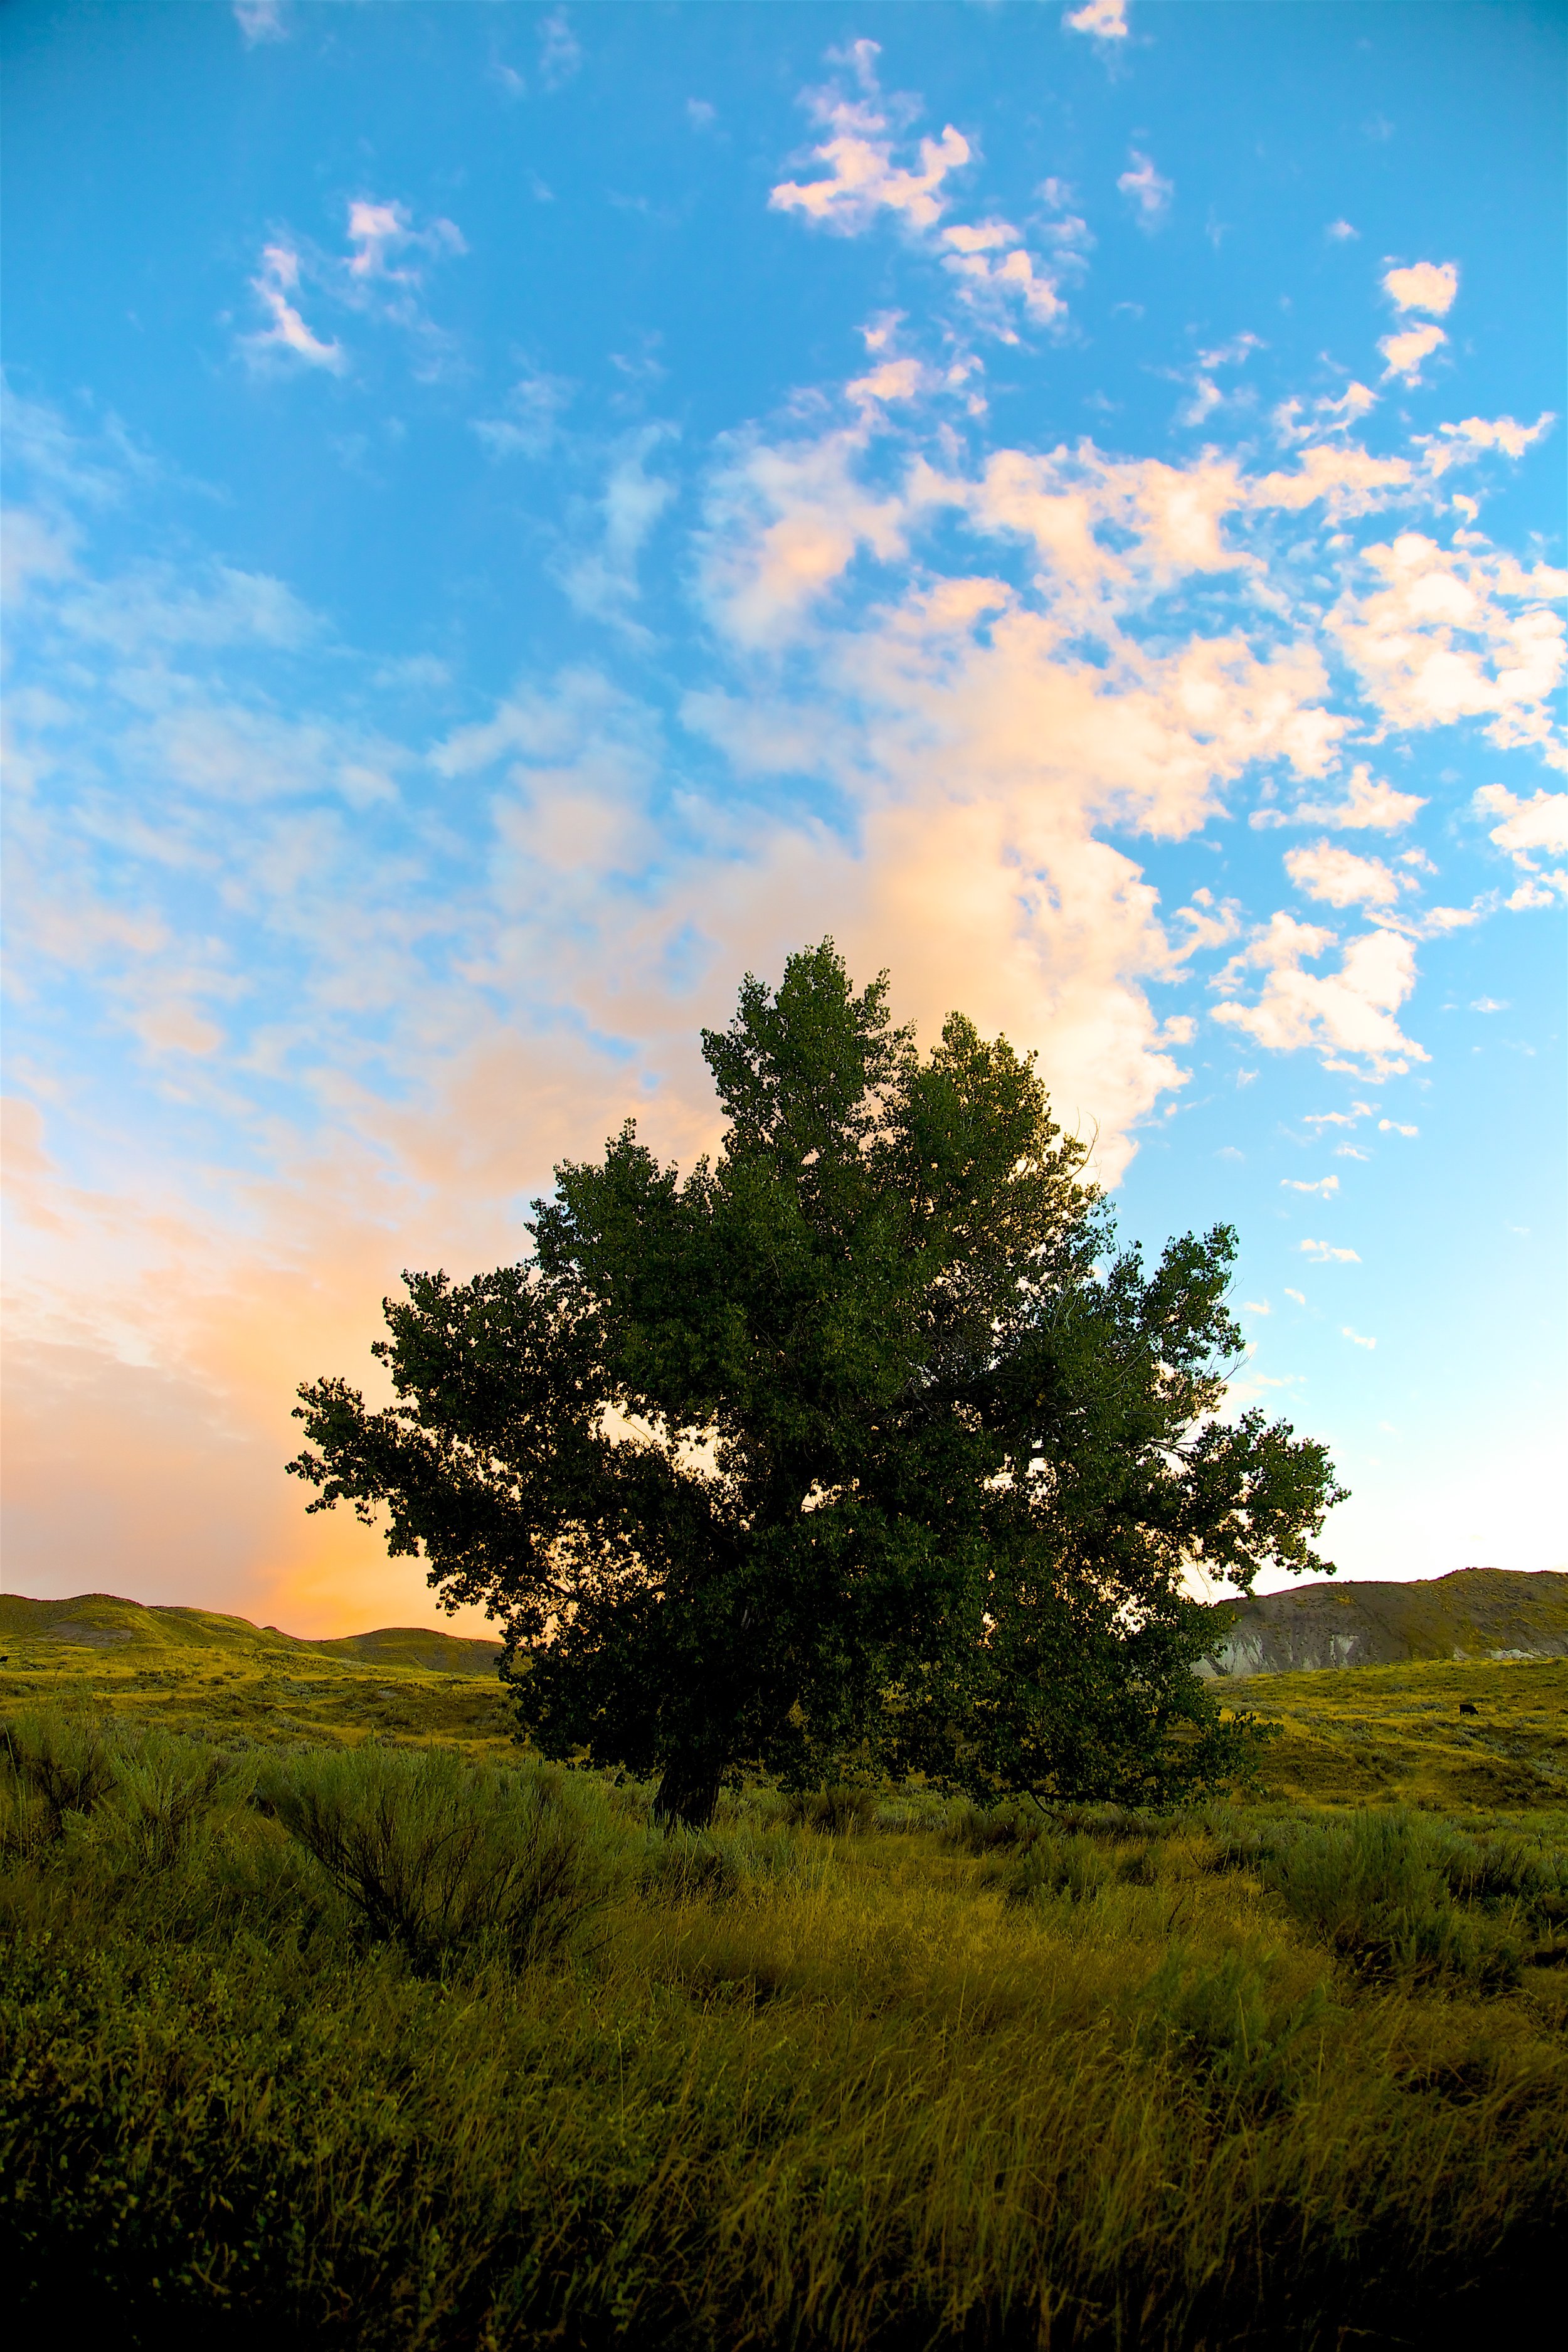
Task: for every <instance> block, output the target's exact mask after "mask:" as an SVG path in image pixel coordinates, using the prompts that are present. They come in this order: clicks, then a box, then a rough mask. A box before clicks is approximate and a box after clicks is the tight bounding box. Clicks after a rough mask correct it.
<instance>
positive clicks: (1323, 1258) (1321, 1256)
mask: <svg viewBox="0 0 1568 2352" xmlns="http://www.w3.org/2000/svg"><path fill="white" fill-rule="evenodd" d="M1296 1247H1297V1249H1298V1250H1300V1253H1301V1255H1303V1256H1304V1257H1310V1259H1311V1260H1312V1263H1313V1264H1314V1265H1360V1264H1361V1259H1360V1258H1359V1257H1358V1255H1356V1253H1355V1251H1354V1250H1353V1249H1336V1248H1335V1247H1334V1244H1333V1243H1332V1242H1313V1241H1303V1242H1298V1243H1297V1244H1296Z"/></svg>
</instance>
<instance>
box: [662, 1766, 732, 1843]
mask: <svg viewBox="0 0 1568 2352" xmlns="http://www.w3.org/2000/svg"><path fill="white" fill-rule="evenodd" d="M723 1777H724V1776H723V1768H722V1767H721V1766H720V1765H713V1766H711V1767H710V1766H708V1765H706V1764H703V1763H700V1762H699V1761H698V1760H697V1759H695V1758H693V1757H689V1756H672V1757H671V1758H670V1759H669V1761H668V1763H667V1764H666V1766H665V1768H664V1778H663V1780H660V1782H659V1784H658V1795H657V1796H656V1797H655V1799H654V1801H653V1817H654V1820H655V1821H656V1822H658V1824H659V1825H660V1827H661V1828H663V1829H682V1830H705V1829H706V1828H707V1827H708V1825H709V1823H710V1822H711V1821H712V1819H713V1809H714V1807H715V1806H716V1805H717V1804H718V1802H719V1783H720V1781H721V1780H722V1779H723Z"/></svg>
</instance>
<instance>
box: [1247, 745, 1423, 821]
mask: <svg viewBox="0 0 1568 2352" xmlns="http://www.w3.org/2000/svg"><path fill="white" fill-rule="evenodd" d="M1425 807H1426V802H1425V801H1424V800H1423V799H1422V798H1421V797H1420V795H1419V794H1418V793H1400V792H1395V790H1394V786H1393V785H1392V784H1389V783H1384V782H1383V781H1382V780H1381V779H1380V778H1377V779H1374V777H1373V773H1372V771H1371V769H1370V768H1369V767H1368V766H1367V765H1366V763H1365V761H1361V762H1359V763H1358V765H1357V766H1355V767H1353V768H1352V770H1351V772H1350V779H1349V782H1348V783H1347V784H1346V787H1345V796H1344V798H1343V800H1340V801H1298V802H1297V803H1296V805H1295V807H1294V808H1293V809H1289V810H1281V809H1274V808H1262V809H1257V810H1255V811H1254V812H1253V814H1252V815H1251V817H1250V818H1249V819H1248V820H1247V822H1248V823H1249V824H1251V825H1253V826H1254V827H1260V826H1265V825H1275V824H1326V825H1330V826H1331V827H1332V828H1333V829H1334V831H1336V832H1345V833H1362V832H1375V833H1397V832H1398V831H1399V829H1400V827H1401V826H1402V825H1406V824H1409V823H1410V821H1411V819H1412V818H1413V817H1415V816H1417V815H1419V814H1420V812H1421V811H1422V810H1423V809H1424V808H1425Z"/></svg>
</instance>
